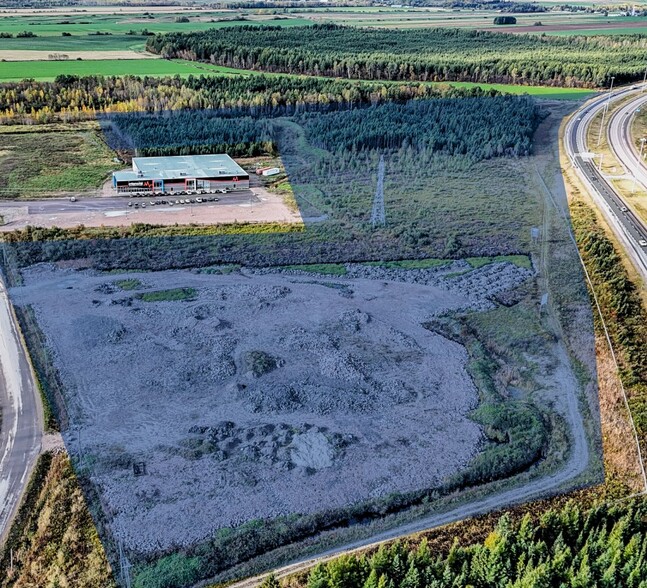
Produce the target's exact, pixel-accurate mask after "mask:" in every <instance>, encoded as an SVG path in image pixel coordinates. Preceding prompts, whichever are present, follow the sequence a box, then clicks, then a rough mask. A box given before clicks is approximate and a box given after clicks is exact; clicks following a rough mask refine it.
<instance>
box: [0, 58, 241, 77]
mask: <svg viewBox="0 0 647 588" xmlns="http://www.w3.org/2000/svg"><path fill="white" fill-rule="evenodd" d="M205 73H214V74H218V75H232V74H241V73H245V72H243V71H241V70H235V69H231V68H227V67H218V66H209V67H208V68H206V67H202V66H200V67H198V64H195V63H193V62H190V61H168V60H166V59H101V60H96V61H95V60H83V61H6V62H4V63H0V81H5V82H8V81H12V80H22V79H25V78H33V79H35V80H39V81H53V80H54V79H55V78H56V76H58V75H61V74H71V75H77V76H89V75H103V76H127V75H132V76H155V77H161V76H173V75H180V76H189V75H200V74H205Z"/></svg>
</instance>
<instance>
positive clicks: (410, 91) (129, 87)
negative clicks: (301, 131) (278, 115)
mask: <svg viewBox="0 0 647 588" xmlns="http://www.w3.org/2000/svg"><path fill="white" fill-rule="evenodd" d="M495 94H497V92H495V91H493V90H489V91H485V92H484V91H482V90H481V89H479V88H470V89H461V88H454V87H432V86H429V85H428V84H421V83H417V82H407V83H402V84H390V83H384V82H358V81H351V80H333V79H315V78H288V77H280V76H265V75H249V76H232V77H224V76H189V77H188V78H181V77H180V76H173V77H164V78H153V77H135V76H123V77H103V76H85V77H78V76H72V75H61V76H58V77H57V78H56V79H55V80H54V81H53V82H36V81H34V80H23V81H21V82H13V83H5V84H1V85H0V123H46V122H51V121H54V120H63V121H74V120H86V119H91V118H94V117H95V116H96V115H97V114H98V113H105V112H140V111H144V112H160V111H165V110H196V109H206V108H212V109H213V108H216V109H235V108H247V109H249V110H250V111H251V112H253V113H262V112H266V113H270V112H273V113H275V112H277V111H278V110H283V111H284V112H287V113H293V112H299V111H304V110H307V109H309V108H313V107H316V108H320V107H324V108H336V107H338V106H341V107H348V106H349V105H358V104H375V103H379V102H392V101H405V100H410V99H414V98H436V97H439V96H444V97H464V96H484V95H486V96H491V95H495Z"/></svg>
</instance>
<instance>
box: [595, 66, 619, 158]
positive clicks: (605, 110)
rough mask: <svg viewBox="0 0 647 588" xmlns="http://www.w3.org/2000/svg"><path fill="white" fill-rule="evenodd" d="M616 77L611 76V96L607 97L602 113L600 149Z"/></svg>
mask: <svg viewBox="0 0 647 588" xmlns="http://www.w3.org/2000/svg"><path fill="white" fill-rule="evenodd" d="M615 79H616V78H615V76H611V87H610V88H609V95H608V96H607V100H606V102H605V103H604V110H603V111H602V120H601V121H600V133H599V134H598V147H599V146H600V142H601V141H602V129H603V128H604V116H605V115H606V113H607V110H609V103H610V102H611V92H612V91H613V80H615Z"/></svg>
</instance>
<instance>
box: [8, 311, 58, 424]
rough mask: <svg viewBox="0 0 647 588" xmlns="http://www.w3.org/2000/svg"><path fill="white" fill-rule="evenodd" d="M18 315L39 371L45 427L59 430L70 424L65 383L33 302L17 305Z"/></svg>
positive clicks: (29, 349)
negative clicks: (66, 407) (53, 359)
mask: <svg viewBox="0 0 647 588" xmlns="http://www.w3.org/2000/svg"><path fill="white" fill-rule="evenodd" d="M14 310H15V313H16V318H17V319H18V324H19V326H20V330H21V331H22V334H23V337H24V338H25V343H26V346H27V351H28V352H29V357H30V359H31V362H32V365H33V366H34V372H35V373H36V385H37V386H38V392H39V393H40V397H41V401H42V403H43V421H44V425H45V430H46V431H58V430H60V428H61V427H65V426H67V414H66V413H65V408H64V407H65V401H64V396H63V384H62V382H61V378H60V376H59V373H58V370H57V369H56V367H55V366H54V362H53V361H52V357H51V356H50V352H49V351H48V348H47V343H46V339H45V335H44V334H43V332H42V331H41V330H40V327H39V326H38V323H37V321H36V314H35V313H34V310H33V308H31V307H30V306H25V307H21V306H15V307H14Z"/></svg>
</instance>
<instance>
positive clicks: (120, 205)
mask: <svg viewBox="0 0 647 588" xmlns="http://www.w3.org/2000/svg"><path fill="white" fill-rule="evenodd" d="M207 197H208V198H218V202H206V203H204V204H198V203H195V204H190V205H189V206H196V207H199V206H202V205H205V206H206V205H207V204H208V205H214V204H216V205H218V204H229V205H231V204H245V203H247V202H249V201H250V199H254V198H256V196H255V195H254V193H253V192H252V191H251V190H241V191H239V192H230V193H228V194H218V195H215V194H210V195H209V196H207ZM185 198H187V197H186V196H170V195H169V196H163V197H159V198H129V197H128V196H114V197H105V198H104V197H100V198H97V197H88V198H78V199H77V200H76V201H75V202H72V201H71V200H70V199H69V198H47V199H42V200H0V207H2V208H24V207H25V206H26V207H27V211H28V213H29V214H52V213H61V212H88V211H96V210H98V211H103V212H107V211H120V210H129V208H130V207H129V206H128V203H129V202H132V203H133V204H139V205H140V206H141V204H145V205H146V207H147V208H148V207H149V206H150V203H151V201H160V200H167V201H169V200H173V202H175V201H176V200H180V199H185ZM191 198H193V199H195V198H196V197H195V196H192V197H191ZM202 198H204V196H202ZM156 208H158V207H157V206H152V207H151V209H152V210H155V209H156Z"/></svg>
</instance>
